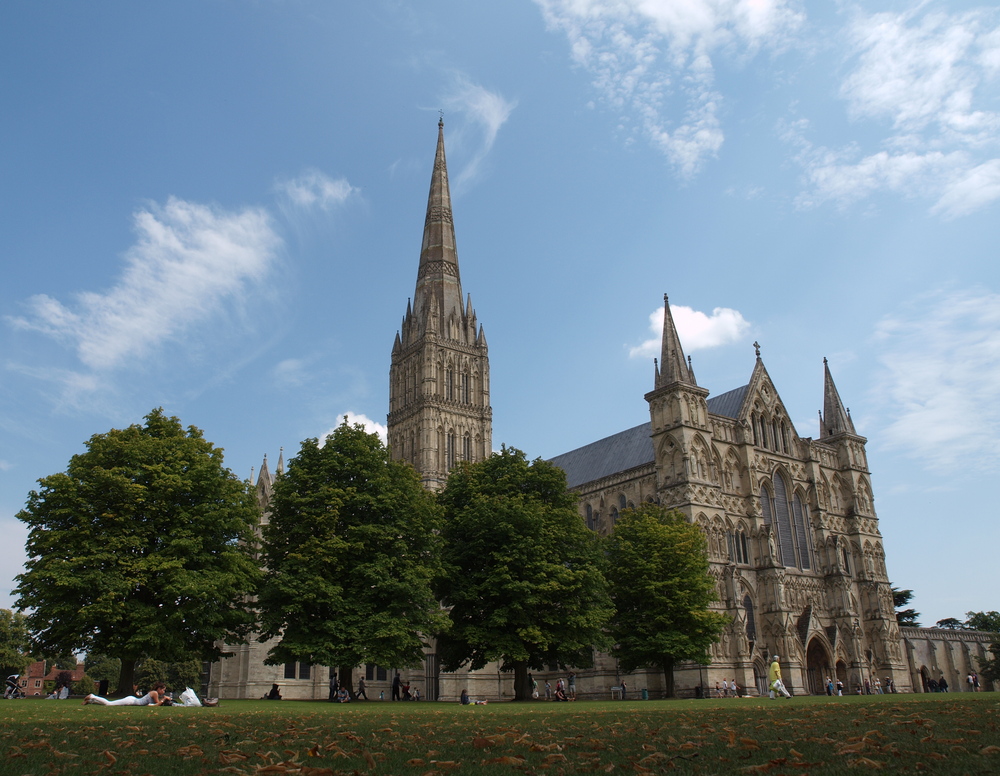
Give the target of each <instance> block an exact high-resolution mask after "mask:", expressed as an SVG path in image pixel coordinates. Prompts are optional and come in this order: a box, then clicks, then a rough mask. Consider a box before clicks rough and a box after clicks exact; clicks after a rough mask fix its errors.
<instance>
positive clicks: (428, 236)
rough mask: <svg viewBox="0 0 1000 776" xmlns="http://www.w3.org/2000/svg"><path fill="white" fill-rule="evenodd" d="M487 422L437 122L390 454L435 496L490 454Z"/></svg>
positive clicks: (486, 368)
mask: <svg viewBox="0 0 1000 776" xmlns="http://www.w3.org/2000/svg"><path fill="white" fill-rule="evenodd" d="M492 418H493V410H492V409H491V408H490V364H489V356H488V353H487V346H486V336H485V334H484V333H483V328H482V326H480V325H478V323H477V320H476V313H475V310H473V309H472V299H471V297H467V298H465V299H463V295H462V281H461V278H460V276H459V271H458V251H457V250H456V247H455V224H454V222H453V221H452V214H451V193H450V191H449V189H448V165H447V163H446V161H445V155H444V122H443V121H439V122H438V140H437V153H436V154H435V157H434V171H433V173H432V174H431V188H430V194H429V195H428V197H427V216H426V219H425V220H424V239H423V244H422V246H421V249H420V267H419V269H418V271H417V285H416V290H415V291H414V292H413V300H412V302H408V303H407V306H406V315H404V316H403V323H402V326H401V328H400V330H399V331H398V332H397V333H396V341H395V343H393V346H392V363H391V365H390V367H389V416H388V427H389V432H388V438H389V447H390V449H391V450H392V456H393V458H396V459H403V460H406V461H409V462H410V463H411V464H413V466H414V468H415V469H416V470H417V471H418V472H419V473H420V476H421V479H422V480H423V483H424V485H425V487H427V488H429V489H431V490H440V489H441V488H442V487H444V483H445V481H446V480H447V479H448V472H449V471H450V470H451V468H452V467H453V466H454V465H455V464H456V463H457V462H458V461H480V460H482V459H483V458H485V457H486V456H487V455H489V454H490V452H491V450H492V446H493V441H492V435H493V427H492Z"/></svg>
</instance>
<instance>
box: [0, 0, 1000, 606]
mask: <svg viewBox="0 0 1000 776" xmlns="http://www.w3.org/2000/svg"><path fill="white" fill-rule="evenodd" d="M817 6H819V7H817ZM998 86H1000V12H998V11H997V9H996V8H995V7H991V6H989V5H987V4H979V5H977V4H975V3H971V4H970V3H960V2H926V3H910V2H882V3H879V2H853V3H851V2H836V3H824V4H816V3H810V4H806V3H803V2H792V1H789V2H783V1H782V0H686V2H677V0H536V1H535V2H531V1H530V0H521V1H520V2H503V3H500V2H496V3H469V2H463V1H461V0H425V1H422V2H408V1H407V0H366V1H365V2H339V3H333V2H320V1H319V0H198V1H197V2H193V1H192V2H186V1H184V0H175V1H174V2H171V3H136V2H131V1H127V2H126V1H125V0H122V1H121V2H104V1H102V0H95V2H91V3H77V2H70V1H69V0H64V1H62V2H59V1H58V0H54V1H53V2H47V3H31V2H27V1H20V0H14V1H13V2H7V3H3V4H2V5H0V106H2V110H0V144H2V148H3V153H2V154H0V180H2V181H3V183H2V186H0V256H2V257H3V266H4V270H5V272H4V275H5V282H4V283H3V284H0V342H2V350H0V353H2V361H0V365H2V379H0V538H2V539H3V546H4V552H3V553H2V554H0V606H9V605H10V603H11V601H12V599H11V597H10V596H9V595H7V592H8V591H9V589H10V587H12V586H13V581H12V580H13V576H14V575H15V574H17V573H18V571H19V569H20V566H21V563H22V562H23V559H24V558H23V553H22V552H21V548H22V547H23V543H24V538H25V532H24V530H23V527H22V526H21V524H20V523H19V522H18V521H17V520H16V519H15V518H14V515H15V514H16V512H17V511H18V510H19V509H20V508H21V507H22V506H23V504H24V500H25V498H26V496H27V493H28V491H29V490H30V489H31V488H32V487H33V485H34V482H35V481H36V480H37V479H38V478H40V477H43V476H45V475H48V474H51V473H54V472H57V471H61V470H63V469H64V467H65V465H66V462H67V461H68V459H69V458H70V456H72V455H73V454H75V453H77V452H80V451H81V450H82V449H83V443H84V441H85V440H86V439H87V438H88V437H90V436H91V435H92V434H95V433H101V432H104V431H106V430H108V429H109V428H112V427H121V426H124V425H128V424H130V423H134V422H139V421H140V420H141V418H142V417H143V415H145V414H146V413H147V412H149V410H150V409H152V408H153V407H157V406H163V407H164V408H165V409H166V410H167V411H168V412H169V413H171V414H175V415H177V416H179V417H180V418H181V420H182V421H183V422H184V423H185V424H193V425H196V426H199V427H200V428H202V429H203V430H204V431H205V434H206V436H207V437H208V439H210V440H212V441H213V442H214V443H216V444H217V445H220V446H222V447H224V448H225V450H226V463H227V465H228V466H230V467H231V468H232V469H233V470H234V471H236V472H237V473H239V474H240V475H241V476H249V475H250V471H251V467H259V465H260V462H261V459H262V457H263V455H264V454H265V453H267V454H268V455H269V458H270V460H271V461H274V460H275V459H276V458H277V455H278V451H279V448H281V447H284V449H285V453H286V457H287V456H289V455H293V454H294V451H295V450H296V449H297V447H298V444H299V442H300V441H301V440H302V439H304V438H306V437H309V436H318V435H322V434H323V433H325V432H326V431H327V430H329V429H330V428H332V427H333V426H335V425H336V424H337V423H338V418H340V417H342V416H343V415H344V414H347V413H350V414H351V415H352V417H353V416H357V417H359V418H364V419H368V420H370V421H371V422H373V423H380V424H384V423H385V414H386V410H387V406H388V369H389V354H390V349H391V346H392V342H393V337H394V335H395V332H396V330H397V328H398V326H399V323H400V320H401V317H402V315H403V313H404V312H405V309H406V301H407V298H408V297H410V296H411V295H412V293H413V287H414V283H415V279H416V269H417V259H418V254H419V248H420V238H421V228H422V223H423V216H424V208H425V205H426V197H427V187H428V184H429V180H430V168H431V163H432V161H433V153H434V144H435V140H436V134H437V120H438V115H439V111H443V112H444V117H445V132H446V144H447V151H448V162H449V172H450V176H451V182H452V194H453V204H454V212H455V219H456V229H457V237H458V248H459V257H460V262H461V269H462V273H463V284H464V288H465V291H466V292H468V293H471V295H472V299H473V303H474V305H475V307H476V310H477V313H478V315H479V319H480V321H481V322H482V323H483V325H484V326H485V330H486V335H487V339H488V341H489V343H490V359H491V371H492V404H493V413H494V435H493V439H494V445H495V446H496V447H499V445H500V444H501V443H506V444H508V445H514V446H516V447H520V448H522V449H524V450H525V451H526V452H527V453H528V454H529V456H532V457H534V456H543V457H549V456H553V455H556V454H559V453H561V452H565V451H567V450H570V449H573V448H575V447H577V446H579V445H582V444H585V443H587V442H591V441H594V440H596V439H599V438H601V437H603V436H606V435H608V434H611V433H614V432H616V431H620V430H622V429H625V428H628V427H631V426H633V425H636V424H639V423H642V422H644V421H645V420H647V419H648V412H647V406H646V403H645V402H644V400H643V398H642V397H643V394H644V393H645V392H646V391H648V390H649V389H650V388H651V387H652V379H653V366H652V355H653V353H652V350H651V348H650V346H649V342H650V341H651V339H653V338H654V333H653V331H652V329H651V321H652V327H653V328H656V327H657V325H658V324H657V323H656V321H657V314H658V313H659V314H660V315H662V309H660V307H661V305H662V295H663V294H664V293H668V294H669V295H670V299H671V305H672V307H673V309H674V315H675V318H676V319H677V320H678V324H679V326H680V329H681V336H682V340H683V342H684V345H685V347H686V350H687V351H688V352H689V353H691V354H692V356H693V359H694V366H695V371H696V374H697V375H698V379H699V382H700V383H701V384H702V385H704V386H705V387H707V388H709V389H710V390H711V391H712V393H713V394H719V393H722V392H725V391H727V390H730V389H732V388H735V387H737V386H739V385H742V384H744V383H745V382H746V381H747V379H748V377H749V375H750V372H751V370H752V368H753V364H754V351H753V347H752V343H753V342H754V341H755V340H756V341H759V342H760V344H761V348H762V356H763V358H764V363H765V365H766V366H767V369H768V371H769V373H770V375H771V377H772V378H773V380H774V381H775V383H776V385H777V388H778V390H779V392H780V394H781V397H782V399H783V401H784V403H785V406H786V407H787V408H788V410H789V412H790V413H791V416H792V419H793V421H794V422H795V424H796V428H797V431H798V432H799V434H800V435H802V436H815V435H816V434H817V433H818V429H817V416H816V411H817V409H819V408H820V407H821V406H822V387H823V383H822V378H823V369H822V366H823V364H822V360H823V357H824V356H825V357H827V358H829V360H830V367H831V370H832V371H833V375H834V377H835V379H836V381H837V385H838V388H839V389H840V393H841V396H842V397H843V399H844V402H845V403H846V404H847V405H848V406H849V407H850V408H851V411H852V416H853V418H854V421H855V424H856V425H857V427H858V430H859V432H860V433H862V434H864V435H866V436H867V437H868V439H869V444H868V450H869V459H870V465H871V469H872V473H873V483H874V490H875V498H876V509H877V511H878V514H879V517H880V519H881V529H882V533H883V535H884V537H885V545H886V554H887V562H888V567H889V572H890V576H891V578H892V580H893V582H894V584H896V585H898V586H900V587H904V588H912V589H914V590H915V592H916V598H915V601H914V603H915V605H916V608H917V609H918V610H919V611H921V612H922V613H923V618H922V619H923V621H924V623H925V624H931V623H933V622H934V621H935V620H937V619H940V618H944V617H950V616H954V617H962V616H964V613H965V612H966V611H968V610H989V609H997V608H1000V602H998V601H997V599H996V597H995V594H994V592H993V591H994V589H995V585H994V578H993V576H992V572H991V571H990V568H991V564H990V562H989V559H990V558H991V557H992V556H993V555H994V554H995V548H996V547H997V546H1000V529H998V527H997V525H998V521H997V520H996V519H995V514H994V513H995V510H996V506H995V504H996V488H997V485H996V472H997V465H998V462H1000V460H998V459H1000V456H998V453H997V449H998V448H997V444H996V438H997V436H998V434H1000V277H998V274H1000V270H998V261H997V258H998V257H997V243H998V239H997V238H998V232H1000V230H998V223H1000V219H998V214H1000V88H998Z"/></svg>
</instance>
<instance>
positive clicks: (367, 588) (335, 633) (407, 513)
mask: <svg viewBox="0 0 1000 776" xmlns="http://www.w3.org/2000/svg"><path fill="white" fill-rule="evenodd" d="M271 510H272V512H271V515H270V519H269V523H268V525H266V526H265V527H264V545H263V546H264V552H263V557H264V563H265V567H266V569H267V571H266V576H265V580H264V584H263V587H262V589H261V593H260V608H261V611H262V617H261V621H262V629H261V635H260V641H267V640H268V639H272V638H275V637H277V638H278V641H277V643H276V644H275V645H274V646H273V647H271V649H270V651H269V652H268V658H267V662H269V663H271V664H281V663H290V662H296V661H297V662H305V663H309V664H313V665H327V666H336V667H339V669H340V682H341V684H342V685H345V686H347V687H348V688H351V691H352V692H353V677H352V669H353V667H354V666H357V665H361V664H363V663H377V664H379V665H383V666H399V667H404V666H412V665H417V664H419V662H420V661H421V659H422V657H423V648H424V646H425V643H424V638H423V637H422V636H421V634H423V633H427V634H431V633H435V632H436V631H438V630H440V628H441V627H442V626H443V625H444V624H445V622H446V618H445V616H444V614H443V613H442V612H441V610H440V607H439V605H438V602H437V599H435V598H434V595H433V590H432V587H431V585H432V582H433V580H434V578H435V577H436V576H437V575H438V573H439V567H440V565H439V564H440V558H439V553H440V543H441V540H440V537H439V529H440V526H441V511H440V509H439V508H438V506H437V505H436V504H435V501H434V496H433V494H431V493H430V492H428V491H427V490H426V489H424V487H423V486H422V485H421V484H420V478H419V476H418V475H417V473H416V471H414V469H413V467H412V466H410V465H409V464H407V463H404V462H402V461H394V460H392V458H391V457H390V455H389V451H388V450H387V449H386V447H385V445H383V444H382V442H381V441H380V440H379V438H378V436H377V435H375V434H369V433H367V432H365V430H364V427H363V426H361V425H360V424H355V425H353V426H351V425H348V423H347V419H346V418H345V419H344V422H343V423H342V424H341V425H340V426H338V427H337V428H336V429H335V430H334V432H333V433H332V434H330V435H329V436H328V437H327V438H326V440H325V443H324V444H323V445H320V443H319V442H318V441H317V440H316V439H307V440H305V441H304V442H303V443H302V447H301V449H300V451H299V453H298V455H297V456H296V457H295V458H294V459H292V461H291V462H290V463H289V465H288V471H287V472H286V473H285V474H284V475H283V476H282V477H280V478H279V479H278V480H277V482H276V483H275V487H274V498H273V500H272V502H271Z"/></svg>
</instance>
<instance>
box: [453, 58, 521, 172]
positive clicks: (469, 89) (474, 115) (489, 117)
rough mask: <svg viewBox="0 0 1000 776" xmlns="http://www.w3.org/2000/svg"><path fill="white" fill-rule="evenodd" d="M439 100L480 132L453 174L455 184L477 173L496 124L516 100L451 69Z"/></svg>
mask: <svg viewBox="0 0 1000 776" xmlns="http://www.w3.org/2000/svg"><path fill="white" fill-rule="evenodd" d="M443 104H444V107H445V108H446V109H447V111H448V112H449V113H450V112H452V111H454V112H457V113H461V114H463V115H465V116H466V117H467V118H468V119H469V120H470V121H471V122H472V124H473V125H475V126H476V127H477V128H478V129H479V131H480V132H481V138H480V140H479V142H478V145H477V148H476V150H475V152H474V153H473V155H472V157H471V159H470V160H469V161H468V162H467V163H466V164H465V166H464V167H463V168H462V169H461V170H460V171H459V173H458V175H457V176H455V185H456V186H457V187H461V186H463V185H465V184H466V183H468V182H470V181H472V180H475V178H476V177H477V176H478V175H479V173H480V168H481V165H482V163H483V160H484V159H485V158H486V156H487V155H488V154H489V152H490V151H491V150H492V149H493V144H494V142H496V138H497V133H498V132H499V131H500V127H502V126H503V125H504V123H505V122H506V121H507V119H509V118H510V114H511V113H512V112H513V111H514V108H516V107H517V102H516V101H512V100H508V99H506V98H505V97H503V96H502V95H500V94H497V93H496V92H491V91H490V90H489V89H487V88H486V87H484V86H481V85H479V84H476V83H473V82H472V81H471V80H469V78H468V77H467V76H465V75H464V74H462V73H455V74H454V75H453V80H452V83H451V86H450V87H449V89H448V92H447V94H446V95H445V96H444V103H443Z"/></svg>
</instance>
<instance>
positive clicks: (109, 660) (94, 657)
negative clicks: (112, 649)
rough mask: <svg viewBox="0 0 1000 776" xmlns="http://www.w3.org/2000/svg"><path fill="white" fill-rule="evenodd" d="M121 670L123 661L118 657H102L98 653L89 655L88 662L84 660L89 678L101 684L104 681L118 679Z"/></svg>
mask: <svg viewBox="0 0 1000 776" xmlns="http://www.w3.org/2000/svg"><path fill="white" fill-rule="evenodd" d="M121 669H122V661H121V660H119V659H118V658H116V657H109V656H108V655H101V654H99V653H97V652H91V653H90V654H88V655H87V658H86V660H84V670H86V672H87V676H89V677H90V678H91V679H93V680H94V681H95V682H99V681H101V680H102V679H107V680H108V681H109V682H110V681H111V680H112V679H117V678H118V675H119V674H120V673H121Z"/></svg>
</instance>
